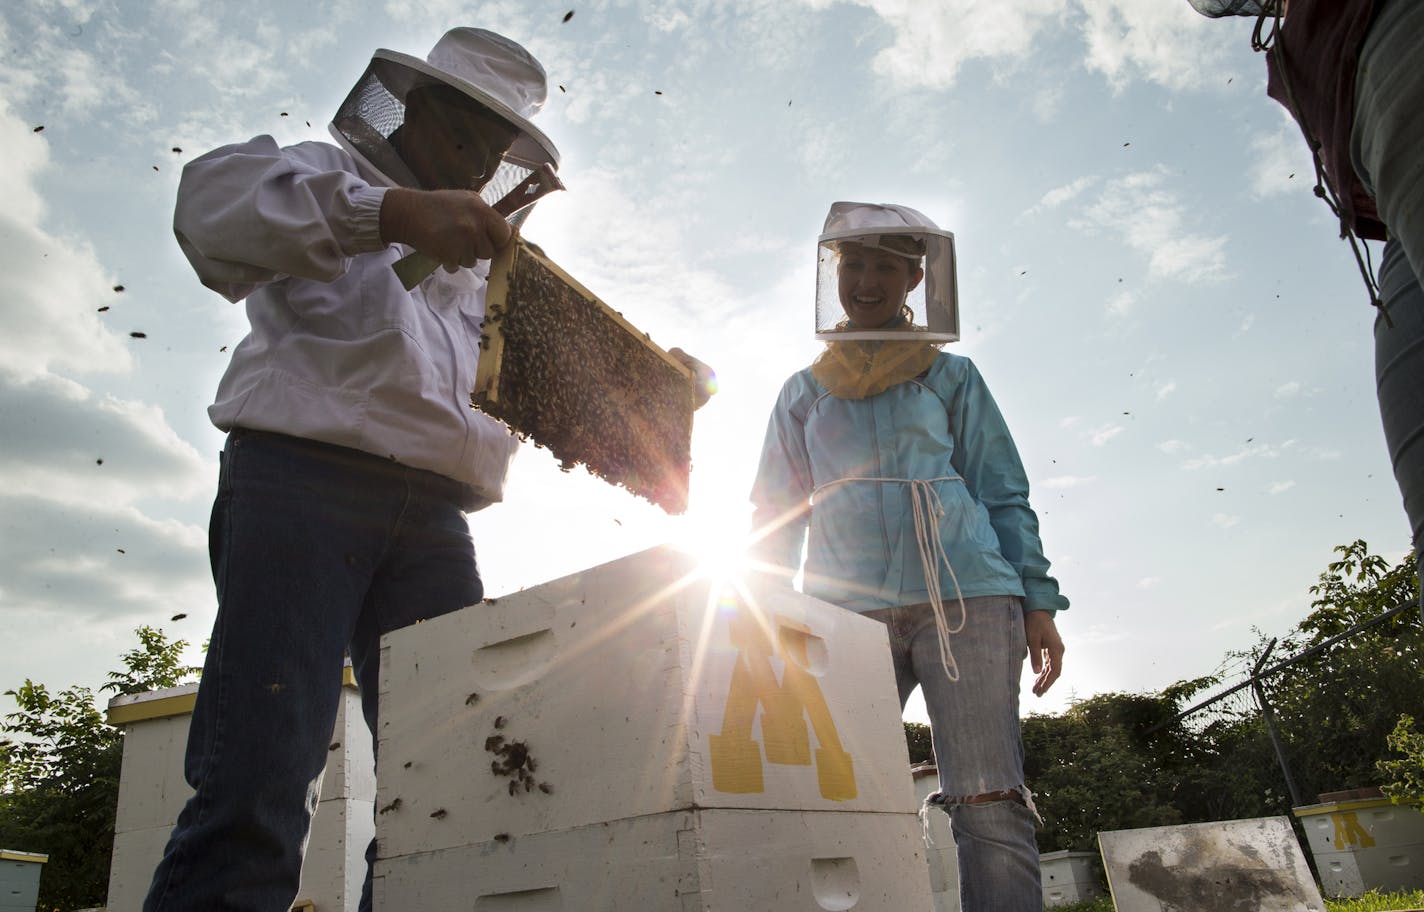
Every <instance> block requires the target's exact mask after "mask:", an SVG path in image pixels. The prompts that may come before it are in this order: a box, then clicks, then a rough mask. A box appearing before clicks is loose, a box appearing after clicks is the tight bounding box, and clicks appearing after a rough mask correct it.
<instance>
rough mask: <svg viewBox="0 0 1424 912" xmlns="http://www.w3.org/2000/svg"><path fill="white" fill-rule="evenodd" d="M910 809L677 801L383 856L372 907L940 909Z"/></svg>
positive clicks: (447, 910) (758, 911)
mask: <svg viewBox="0 0 1424 912" xmlns="http://www.w3.org/2000/svg"><path fill="white" fill-rule="evenodd" d="M923 845H924V844H923V842H922V838H921V835H920V829H919V823H918V821H916V820H915V818H914V817H913V816H910V815H905V814H873V813H842V812H835V811H829V812H826V811H747V810H727V809H721V808H713V809H700V810H687V811H669V812H666V813H661V814H651V815H648V816H644V817H633V818H627V819H623V820H614V821H610V822H608V823H599V824H590V825H588V826H581V827H575V828H574V829H571V830H560V831H557V832H546V833H538V834H533V835H529V836H517V837H511V838H509V839H508V840H506V841H502V842H486V843H480V844H477V845H468V846H457V847H453V848H449V849H440V850H438V851H434V852H425V853H421V854H417V855H405V856H400V857H398V858H394V859H380V860H378V861H377V863H376V872H377V873H376V879H375V893H374V899H375V907H376V909H378V910H381V909H386V910H397V909H420V910H421V912H452V910H460V912H466V910H469V909H475V910H479V912H626V910H637V912H694V910H696V912H703V910H718V912H723V910H725V912H822V910H849V909H854V910H856V912H869V910H875V912H907V910H908V912H921V910H923V912H929V910H930V909H931V900H930V898H929V891H928V889H927V881H926V878H925V873H924V872H925V859H924V855H923V853H922V849H923Z"/></svg>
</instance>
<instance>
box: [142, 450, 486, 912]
mask: <svg viewBox="0 0 1424 912" xmlns="http://www.w3.org/2000/svg"><path fill="white" fill-rule="evenodd" d="M470 504H471V498H470V495H469V491H468V489H467V488H464V487H463V486H461V485H457V484H456V483H455V482H453V481H450V480H449V479H445V478H442V477H440V476H438V475H433V474H431V473H428V472H421V471H419V470H415V469H409V468H407V467H404V466H401V465H398V464H396V463H393V462H389V461H387V460H383V459H379V458H378V457H374V456H369V455H367V454H362V453H358V452H356V451H353V450H347V449H344V448H340V447H331V446H326V445H323V444H313V443H310V442H306V441H298V440H295V439H293V438H289V437H282V436H279V435H270V434H258V433H253V432H246V431H234V432H233V434H232V435H230V436H229V439H228V444H227V447H226V448H225V450H224V452H223V458H222V469H221V473H220V478H219V483H218V494H217V499H216V501H215V503H214V506H213V515H212V522H211V525H210V528H209V537H210V543H209V544H210V553H211V557H212V565H213V578H214V581H215V582H216V585H217V595H218V614H217V620H216V622H215V624H214V627H213V635H212V640H211V642H210V644H209V647H208V653H207V657H206V660H205V663H204V667H203V676H202V681H201V683H200V686H199V689H198V698H197V704H196V706H195V707H194V710H193V720H192V727H191V730H190V732H189V739H188V751H187V755H186V760H185V766H184V772H185V776H186V777H187V780H188V783H189V784H190V785H191V786H192V787H193V788H194V794H193V796H192V798H191V799H190V800H189V801H188V803H187V805H186V806H185V807H184V808H183V811H182V813H181V814H180V816H179V818H178V824H177V826H176V827H175V829H174V831H173V835H172V836H171V838H170V840H169V842H168V846H167V848H166V850H165V851H164V856H163V860H162V861H161V862H160V864H159V866H158V869H157V871H155V873H154V878H153V884H152V886H151V888H150V891H149V895H148V898H147V900H146V901H145V903H144V909H145V910H146V912H159V910H163V912H178V910H202V912H218V910H250V912H286V910H287V909H288V908H290V906H291V903H292V902H293V900H294V899H295V898H296V893H297V886H298V880H299V876H300V873H301V865H302V858H303V855H304V853H305V850H306V842H307V834H308V830H309V827H310V823H311V817H312V814H313V812H314V811H315V809H316V803H317V798H318V795H319V791H320V788H321V775H322V770H323V769H324V768H325V765H326V761H327V757H328V746H329V744H330V739H331V734H332V728H333V726H334V724H335V721H336V712H337V708H338V705H339V700H340V691H341V670H342V665H343V661H344V654H345V652H346V650H347V648H348V646H349V649H350V654H351V659H352V665H353V668H354V670H355V673H356V679H357V683H358V685H359V686H360V689H361V704H362V710H363V713H364V715H365V718H366V722H367V724H368V726H370V728H371V730H372V731H373V732H374V731H375V723H376V707H377V702H376V701H377V692H378V686H377V683H378V682H377V677H378V674H379V671H380V636H381V634H382V633H385V632H387V631H390V630H394V629H396V628H399V627H403V626H406V625H408V624H411V623H413V622H415V621H417V620H420V619H422V618H427V617H433V616H436V615H440V614H444V613H447V612H449V611H454V610H456V609H458V608H461V607H463V606H465V605H470V604H473V603H475V602H478V601H480V600H481V599H482V598H483V596H484V592H483V587H482V586H481V583H480V578H479V571H478V568H477V567H476V564H475V556H474V547H473V544H472V542H471V540H470V534H469V527H468V525H467V524H466V522H465V516H464V508H467V507H468V506H470ZM372 848H373V847H372ZM371 855H372V851H371V850H368V852H367V858H368V861H369V859H370V858H371ZM362 908H363V909H369V908H370V871H369V866H368V870H367V872H366V887H365V892H364V895H363V897H362Z"/></svg>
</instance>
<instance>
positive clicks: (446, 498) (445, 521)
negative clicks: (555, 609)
mask: <svg viewBox="0 0 1424 912" xmlns="http://www.w3.org/2000/svg"><path fill="white" fill-rule="evenodd" d="M407 474H408V477H409V479H410V480H409V482H408V484H409V488H408V490H409V499H408V500H407V501H406V505H405V507H404V509H403V510H402V511H401V513H400V516H399V519H398V520H397V523H396V525H395V528H394V530H393V534H392V536H391V542H390V549H389V551H388V552H387V554H386V555H385V556H384V559H383V560H382V561H381V563H380V565H379V566H378V567H376V568H374V576H375V578H374V581H373V583H372V585H371V590H370V593H369V595H368V596H367V598H366V602H365V606H364V607H363V609H362V611H361V616H360V618H359V619H358V621H357V624H356V632H355V635H354V636H353V637H352V639H351V666H352V671H353V672H354V673H355V676H356V682H357V685H358V686H359V688H360V690H361V710H362V714H363V715H364V716H365V719H366V725H367V727H368V728H369V729H370V730H371V738H372V746H373V751H372V752H373V754H374V753H375V746H376V744H377V741H376V738H377V731H378V729H377V727H376V723H377V716H378V712H377V711H378V698H377V695H378V694H379V693H380V670H381V656H380V647H381V636H382V634H386V633H389V632H391V631H392V630H397V629H399V628H401V627H407V626H409V625H411V624H414V623H416V622H417V621H421V620H425V619H428V618H432V617H437V616H439V615H442V614H448V613H450V612H452V611H458V610H459V609H461V608H464V607H466V606H468V605H474V604H477V603H478V602H480V601H481V600H482V599H483V598H484V585H483V583H482V582H481V580H480V573H479V567H478V565H477V564H476V560H475V548H474V542H473V540H472V539H471V537H470V529H469V524H468V523H467V522H466V521H465V513H464V510H463V509H462V507H461V505H460V504H459V503H457V502H456V501H455V500H453V499H452V498H451V497H450V495H449V490H450V485H449V484H447V483H444V482H443V481H440V482H432V481H431V480H430V479H428V477H426V476H424V473H419V472H410V473H407ZM376 762H377V763H379V762H380V758H379V757H377V758H376ZM373 813H374V807H373ZM375 862H376V841H375V840H374V839H372V840H371V842H370V843H369V844H368V845H367V847H366V877H365V882H364V884H363V886H362V889H361V899H360V905H359V907H358V908H359V912H371V906H372V896H371V889H372V882H371V881H372V873H373V869H374V866H375Z"/></svg>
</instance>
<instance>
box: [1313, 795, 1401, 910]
mask: <svg viewBox="0 0 1424 912" xmlns="http://www.w3.org/2000/svg"><path fill="white" fill-rule="evenodd" d="M1295 815H1296V816H1297V817H1299V818H1300V823H1301V826H1302V827H1303V828H1304V829H1305V836H1306V842H1307V843H1308V844H1309V846H1310V852H1311V854H1312V855H1314V856H1315V865H1316V868H1317V869H1318V870H1319V872H1320V883H1321V885H1322V886H1323V887H1324V890H1325V893H1326V894H1327V895H1329V896H1360V895H1362V894H1364V893H1365V892H1366V891H1368V890H1371V889H1378V890H1381V891H1384V892H1390V891H1394V890H1417V889H1420V888H1424V813H1420V811H1419V805H1418V804H1402V805H1397V804H1393V803H1392V802H1391V801H1390V800H1389V799H1388V798H1375V799H1367V800H1363V801H1339V802H1328V803H1324V804H1313V805H1309V806H1306V807H1298V808H1296V809H1295Z"/></svg>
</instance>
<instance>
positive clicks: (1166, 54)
mask: <svg viewBox="0 0 1424 912" xmlns="http://www.w3.org/2000/svg"><path fill="white" fill-rule="evenodd" d="M1079 2H1080V3H1081V6H1082V12H1083V25H1082V32H1083V38H1084V40H1085V41H1086V43H1087V60H1086V64H1087V67H1088V69H1090V70H1094V71H1096V72H1099V73H1102V74H1103V76H1104V77H1106V78H1107V80H1108V83H1109V84H1110V85H1111V86H1113V88H1114V89H1116V90H1121V89H1123V88H1125V87H1126V85H1127V84H1128V83H1129V82H1130V81H1131V80H1132V79H1135V78H1145V79H1148V80H1151V81H1152V82H1156V83H1158V84H1160V85H1163V86H1166V87H1168V88H1170V89H1194V88H1202V87H1205V86H1207V85H1208V84H1210V85H1213V86H1215V85H1222V84H1224V83H1225V82H1226V80H1227V78H1229V76H1228V72H1226V68H1225V66H1224V65H1223V62H1224V61H1225V59H1226V57H1227V49H1228V45H1229V42H1230V41H1232V40H1236V41H1241V42H1245V41H1247V40H1249V34H1248V32H1246V31H1243V30H1242V29H1240V28H1237V29H1236V31H1235V32H1233V31H1231V28H1230V26H1231V24H1232V23H1231V22H1225V23H1213V22H1211V21H1209V20H1207V19H1205V18H1203V17H1202V16H1200V15H1198V14H1197V13H1196V12H1195V11H1194V10H1192V8H1191V7H1190V6H1189V5H1188V4H1187V3H1186V2H1184V0H1183V2H1170V3H1164V2H1162V0H1079Z"/></svg>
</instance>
